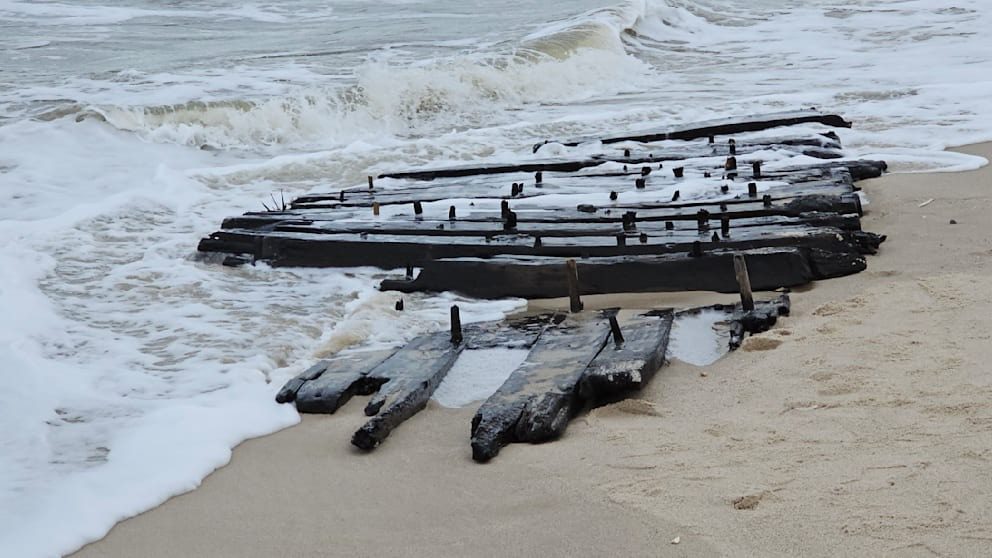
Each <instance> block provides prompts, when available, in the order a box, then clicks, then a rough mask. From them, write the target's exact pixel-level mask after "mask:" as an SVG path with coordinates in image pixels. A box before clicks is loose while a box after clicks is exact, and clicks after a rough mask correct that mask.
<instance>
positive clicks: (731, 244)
mask: <svg viewBox="0 0 992 558" xmlns="http://www.w3.org/2000/svg"><path fill="white" fill-rule="evenodd" d="M253 234H255V233H253V232H252V231H221V232H218V233H214V235H212V236H211V239H210V242H211V245H210V246H208V247H204V246H203V244H202V243H201V249H204V251H220V252H231V253H238V251H239V249H240V247H241V246H244V245H245V244H246V241H245V239H244V238H242V237H243V236H249V237H250V236H251V235H253ZM669 234H670V235H671V236H669V237H664V236H658V237H652V238H650V239H649V242H648V243H646V244H641V243H637V244H627V245H624V246H617V245H616V244H615V240H614V241H613V242H610V240H612V239H607V238H603V237H599V238H597V237H573V238H569V239H567V241H566V240H562V241H561V242H557V243H553V242H551V241H550V240H554V239H548V238H545V239H544V241H543V242H542V244H541V245H540V246H534V245H533V244H532V241H531V240H530V238H529V237H526V236H519V235H507V236H504V237H493V238H479V237H472V238H469V237H453V238H432V237H395V238H390V237H384V238H383V239H382V240H372V239H366V238H362V237H361V236H360V235H297V234H293V233H270V234H266V235H264V236H262V237H261V242H260V244H259V245H257V246H254V250H253V251H252V252H249V253H250V254H251V255H253V256H254V258H255V259H256V260H263V261H268V262H270V263H271V265H273V266H289V267H298V266H303V267H355V266H376V267H380V268H382V269H396V268H401V267H404V266H408V265H410V266H417V267H421V266H423V265H425V264H427V263H429V262H431V261H434V260H437V259H449V258H465V257H469V258H490V257H496V256H500V255H512V256H552V257H561V258H589V257H612V256H634V255H643V256H654V255H661V254H677V253H681V252H687V251H689V250H690V249H691V245H692V244H693V243H694V242H696V241H695V240H694V239H696V238H699V237H698V236H695V235H694V234H692V233H680V232H679V231H673V232H671V233H669ZM850 234H852V233H851V232H849V231H841V230H839V229H833V228H829V227H819V228H813V227H794V228H790V227H773V228H760V227H759V228H754V229H744V228H742V229H740V230H739V231H737V232H736V233H735V234H734V236H733V239H732V240H728V241H724V242H719V243H712V242H708V238H707V241H706V242H701V250H704V251H705V250H710V249H738V250H750V249H754V248H763V247H784V246H797V247H810V248H819V249H822V250H826V251H829V252H848V251H852V250H855V251H856V250H859V249H860V245H859V244H858V243H855V242H854V241H853V240H851V239H850V238H848V236H849V235H850ZM225 240H230V242H229V243H227V242H225Z"/></svg>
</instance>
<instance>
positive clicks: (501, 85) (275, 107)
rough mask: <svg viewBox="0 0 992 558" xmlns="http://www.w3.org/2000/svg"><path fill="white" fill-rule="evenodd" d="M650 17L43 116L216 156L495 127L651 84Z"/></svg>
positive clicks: (578, 23)
mask: <svg viewBox="0 0 992 558" xmlns="http://www.w3.org/2000/svg"><path fill="white" fill-rule="evenodd" d="M665 5H666V6H667V3H666V4H665ZM648 13H649V12H648V9H647V5H646V3H645V1H644V0H632V1H629V2H625V3H622V4H619V5H617V6H614V7H611V8H606V9H601V10H595V11H592V12H587V13H585V14H581V15H579V16H576V17H574V18H569V19H567V20H564V21H561V22H556V23H551V24H548V25H547V26H545V27H543V28H542V29H541V30H540V31H538V32H535V33H531V34H530V35H528V36H526V37H524V38H523V39H522V40H520V41H518V42H516V43H512V44H511V43H507V44H502V45H499V46H497V47H496V49H495V50H492V51H488V52H467V53H463V54H460V55H458V56H450V57H444V58H436V59H430V60H423V61H419V62H414V63H409V64H398V63H396V62H393V61H391V60H388V59H370V60H368V61H366V62H365V63H363V64H361V65H359V66H358V67H357V68H355V69H354V71H353V76H354V77H353V83H351V84H349V85H336V86H328V87H320V86H314V85H310V86H301V87H299V88H297V89H296V90H294V91H292V92H291V93H288V94H285V95H281V96H277V97H267V98H245V99H228V100H216V101H198V100H193V101H189V102H185V103H177V104H172V105H157V106H115V105H92V106H82V105H75V104H70V105H63V106H60V107H57V108H56V109H53V110H51V111H49V112H48V113H46V114H43V115H41V116H39V118H41V119H52V118H61V117H64V116H68V115H75V118H76V119H77V120H86V119H96V120H100V121H104V122H106V123H107V124H109V125H111V126H114V127H116V128H118V129H121V130H125V131H130V132H134V133H136V134H139V135H140V136H141V137H142V138H144V139H147V140H149V141H154V142H164V143H178V144H182V145H191V146H200V147H204V146H210V147H215V148H220V149H229V148H235V149H236V148H248V149H250V148H253V147H258V146H272V145H282V146H285V145H293V146H296V145H307V146H311V145H313V144H317V145H321V146H327V145H329V144H330V145H339V144H343V143H349V142H353V141H356V140H361V139H365V138H368V137H381V136H383V135H387V136H388V135H392V136H400V137H406V136H411V135H412V136H423V135H430V134H435V133H440V132H447V131H450V130H452V129H466V128H477V127H486V126H492V125H500V124H505V123H507V122H509V121H512V119H513V118H514V115H513V109H515V108H518V107H521V106H524V105H529V104H558V103H569V102H575V101H581V100H585V99H589V98H592V97H595V96H597V95H610V94H614V93H617V92H619V91H624V90H629V89H636V88H638V87H639V86H642V85H643V84H644V83H646V81H645V79H644V78H645V77H646V76H648V75H650V74H651V73H652V71H653V70H652V68H651V67H650V66H649V65H648V64H646V63H645V62H643V61H642V60H640V59H638V58H637V57H635V56H632V55H631V54H630V53H628V52H627V50H626V48H625V46H624V42H623V36H624V34H625V33H628V32H630V31H631V29H632V28H633V26H635V25H636V24H637V23H638V21H640V20H641V19H642V18H644V17H645V16H646V15H647V14H648Z"/></svg>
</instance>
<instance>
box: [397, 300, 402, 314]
mask: <svg viewBox="0 0 992 558" xmlns="http://www.w3.org/2000/svg"><path fill="white" fill-rule="evenodd" d="M396 311H397V312H402V311H403V299H402V298H401V299H399V300H397V301H396Z"/></svg>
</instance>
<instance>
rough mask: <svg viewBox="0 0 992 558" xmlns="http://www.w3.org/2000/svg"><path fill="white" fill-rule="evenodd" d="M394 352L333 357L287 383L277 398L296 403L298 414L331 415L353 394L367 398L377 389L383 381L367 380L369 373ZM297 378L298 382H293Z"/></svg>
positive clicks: (391, 350) (378, 379)
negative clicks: (366, 396)
mask: <svg viewBox="0 0 992 558" xmlns="http://www.w3.org/2000/svg"><path fill="white" fill-rule="evenodd" d="M395 352H396V350H395V349H388V350H381V351H362V352H353V353H348V354H342V355H336V356H335V357H334V358H331V359H328V360H323V361H321V362H319V363H318V364H316V365H314V366H313V367H312V368H310V369H309V370H307V371H306V372H304V373H303V374H301V375H300V376H297V378H294V379H293V380H290V381H289V382H288V383H287V384H286V387H284V388H283V389H282V391H280V392H279V395H280V396H281V399H283V400H284V401H294V400H295V401H296V409H297V410H298V411H299V412H301V413H333V412H335V411H337V410H338V409H339V408H341V406H342V405H344V404H345V403H347V402H348V400H349V399H351V397H352V396H353V395H368V394H370V393H372V392H374V391H375V390H376V389H378V387H379V384H381V383H382V381H383V380H381V379H380V378H373V377H369V372H371V371H372V370H373V369H374V368H375V367H376V366H378V365H379V364H381V363H382V362H383V361H384V360H386V359H387V358H389V357H390V356H392V355H393V353H395ZM297 379H299V380H301V381H299V382H296V381H294V380H297ZM290 393H292V396H290ZM279 399H280V398H279V397H277V399H276V400H277V401H279Z"/></svg>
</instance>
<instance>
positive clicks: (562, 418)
mask: <svg viewBox="0 0 992 558" xmlns="http://www.w3.org/2000/svg"><path fill="white" fill-rule="evenodd" d="M557 320H560V321H558V323H552V324H550V325H549V326H548V328H547V329H546V330H545V331H544V333H543V334H542V335H541V337H540V338H539V339H538V341H537V343H536V344H535V345H534V347H533V348H532V349H531V352H530V354H529V355H528V356H527V360H525V361H524V363H523V364H522V365H521V366H520V367H519V368H518V369H517V370H515V371H514V372H513V373H512V374H511V375H510V377H509V378H508V379H507V380H506V382H505V383H504V384H503V385H502V386H501V387H500V388H499V390H497V391H496V393H494V394H493V395H492V396H490V397H489V399H487V400H486V402H485V403H483V405H482V406H481V407H480V408H479V410H478V412H477V413H476V414H475V417H474V418H473V419H472V458H473V459H475V460H476V461H488V460H489V459H492V458H493V457H495V456H496V454H497V453H499V450H500V448H502V447H503V446H504V445H506V444H508V443H511V442H531V443H538V442H544V441H548V440H552V439H554V438H557V437H558V436H560V435H561V434H562V432H564V431H565V428H566V426H567V425H568V421H569V419H570V418H571V417H572V415H573V414H574V413H575V412H576V411H577V408H576V407H577V403H578V402H579V400H578V393H577V385H578V382H579V380H580V379H581V377H582V374H583V372H584V371H585V369H586V367H587V366H588V365H589V363H590V362H591V361H592V359H593V358H594V357H595V356H596V355H597V354H598V353H599V351H600V350H601V349H602V348H603V346H604V345H605V343H606V340H607V336H608V334H609V326H608V322H607V321H606V319H605V318H604V317H603V316H602V315H601V314H599V313H588V314H584V315H569V316H567V317H566V316H564V315H559V316H558V317H557Z"/></svg>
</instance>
